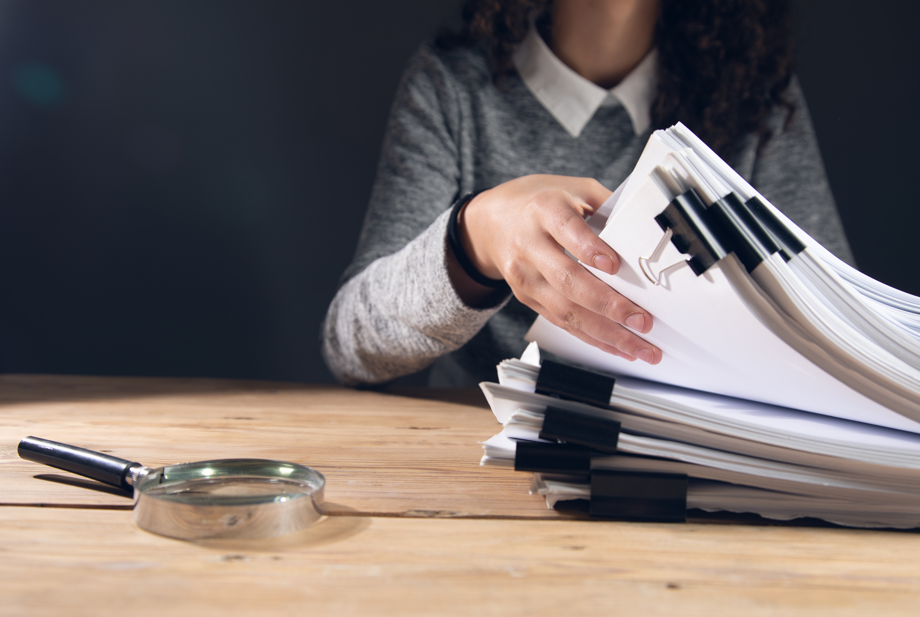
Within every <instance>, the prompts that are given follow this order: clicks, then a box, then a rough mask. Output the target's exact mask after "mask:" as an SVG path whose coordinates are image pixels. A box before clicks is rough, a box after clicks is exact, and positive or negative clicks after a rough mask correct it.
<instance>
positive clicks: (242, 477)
mask: <svg viewBox="0 0 920 617" xmlns="http://www.w3.org/2000/svg"><path fill="white" fill-rule="evenodd" d="M322 485H323V481H322V479H321V478H320V477H319V474H317V473H316V472H314V471H312V470H310V469H308V468H306V467H302V466H300V465H292V464H290V463H283V462H279V461H268V460H252V459H228V460H220V461H202V462H200V463H185V464H182V465H170V466H168V467H164V468H162V469H159V470H156V472H155V473H151V474H148V475H147V476H146V477H144V478H143V479H141V480H140V481H139V482H138V483H137V486H136V487H135V488H136V489H137V490H138V491H141V492H143V493H145V494H146V495H149V496H151V497H155V498H157V499H164V500H169V501H178V502H182V503H193V504H199V505H232V504H241V505H242V504H259V503H270V502H285V501H288V500H290V499H298V498H304V497H310V496H312V495H313V494H314V493H315V492H316V491H317V490H318V489H320V488H322Z"/></svg>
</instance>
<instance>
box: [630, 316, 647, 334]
mask: <svg viewBox="0 0 920 617" xmlns="http://www.w3.org/2000/svg"><path fill="white" fill-rule="evenodd" d="M626 325H627V326H629V327H630V328H632V329H633V330H635V331H636V332H643V331H644V328H645V315H643V314H642V313H633V314H632V315H630V316H629V317H627V318H626Z"/></svg>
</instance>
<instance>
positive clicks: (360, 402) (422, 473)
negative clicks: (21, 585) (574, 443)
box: [0, 375, 559, 518]
mask: <svg viewBox="0 0 920 617" xmlns="http://www.w3.org/2000/svg"><path fill="white" fill-rule="evenodd" d="M409 394H411V396H405V395H396V394H388V393H381V392H369V391H354V390H348V389H345V388H339V387H333V386H308V385H298V384H273V383H263V382H241V381H221V380H189V379H152V378H102V377H66V376H29V375H6V376H0V505H43V506H70V507H90V506H91V507H101V506H105V507H115V508H119V507H120V508H130V506H131V500H130V499H129V498H128V497H126V496H125V495H121V494H118V493H117V491H110V490H105V489H102V488H101V487H99V486H98V485H96V484H95V483H92V482H89V481H82V480H79V479H76V478H75V477H74V476H71V475H70V474H66V473H64V472H57V471H55V470H53V469H50V468H48V467H43V466H40V465H37V464H35V463H30V462H28V461H23V460H22V459H20V458H19V457H18V455H17V454H16V446H17V444H18V443H19V440H20V439H22V438H23V437H25V436H28V435H34V436H37V437H43V438H45V439H52V440H55V441H61V442H64V443H70V444H73V445H78V446H82V447H85V448H89V449H91V450H98V451H103V452H108V453H110V454H112V455H114V456H119V457H122V458H127V459H130V460H134V461H139V462H141V463H144V464H146V465H150V466H161V465H166V464H171V463H177V462H184V461H193V460H207V459H214V458H233V457H251V458H274V459H280V460H287V461H291V462H295V463H302V464H306V465H309V466H311V467H314V468H316V469H318V470H319V471H321V472H322V473H323V474H325V476H326V479H327V490H326V500H327V502H328V507H329V512H331V513H337V512H354V513H360V514H367V515H403V516H406V515H408V516H420V517H432V516H434V517H437V516H462V517H463V516H474V517H476V516H489V517H502V516H508V517H524V518H528V517H530V518H558V517H559V515H558V514H556V513H555V512H553V511H551V510H548V509H547V508H546V505H545V504H544V502H543V500H542V499H541V498H539V497H535V496H531V495H529V494H528V487H529V483H530V474H515V473H513V472H509V471H508V470H497V469H492V468H483V467H480V466H479V458H480V457H481V455H482V450H481V446H479V444H478V442H480V441H483V440H485V439H488V438H489V437H491V436H492V435H493V434H495V433H496V432H498V431H499V430H500V428H501V427H500V426H499V425H498V424H497V423H496V421H495V419H494V417H493V416H492V414H491V412H490V411H489V410H488V407H487V406H486V405H485V400H484V398H483V397H482V395H481V394H480V393H479V392H478V391H476V390H467V391H465V390H454V391H450V390H448V391H426V390H423V389H421V390H415V391H412V392H409ZM423 396H424V397H425V398H423ZM87 487H95V488H97V489H99V490H91V489H88V488H87Z"/></svg>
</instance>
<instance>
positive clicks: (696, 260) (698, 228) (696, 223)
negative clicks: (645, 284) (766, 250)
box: [639, 189, 728, 285]
mask: <svg viewBox="0 0 920 617" xmlns="http://www.w3.org/2000/svg"><path fill="white" fill-rule="evenodd" d="M655 222H656V223H658V226H659V227H661V229H662V231H664V232H665V233H664V236H663V237H662V238H661V241H660V242H659V243H658V246H657V247H655V250H654V251H653V252H652V254H651V255H650V256H649V257H640V258H639V269H640V270H642V273H643V274H644V275H645V276H646V278H647V279H648V280H649V281H651V282H652V284H654V285H661V282H662V280H663V275H664V274H665V273H667V272H669V271H671V270H673V269H675V268H677V267H679V266H682V265H684V264H685V263H686V264H687V265H689V266H690V269H691V270H693V272H694V274H696V275H697V276H699V275H701V274H702V273H704V272H705V271H706V270H708V269H709V267H710V266H712V264H714V263H716V262H717V261H719V260H720V259H722V258H723V257H725V256H726V255H727V254H728V251H727V250H726V249H725V247H723V246H722V243H721V242H720V241H719V239H718V238H717V237H716V235H715V234H714V233H713V232H712V231H711V230H710V227H709V223H708V221H707V216H706V205H705V204H704V203H703V201H702V200H701V199H700V196H699V195H698V194H697V192H696V191H695V190H693V189H690V190H689V191H687V192H686V193H683V194H682V195H678V196H677V197H675V198H674V201H672V202H671V203H670V204H668V207H667V208H665V209H664V211H663V212H662V213H661V214H659V215H658V216H656V217H655ZM668 241H670V242H671V243H672V244H674V247H675V248H677V250H678V251H680V252H681V253H683V254H685V255H690V257H689V258H688V259H686V260H683V261H679V262H677V263H676V264H672V265H670V266H668V267H666V268H664V269H662V270H661V271H659V272H658V274H655V272H654V271H653V270H652V267H651V265H650V264H651V263H652V262H657V261H658V260H659V259H660V258H661V253H662V252H663V251H664V249H665V247H666V246H667V245H668Z"/></svg>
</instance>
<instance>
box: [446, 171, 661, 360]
mask: <svg viewBox="0 0 920 617" xmlns="http://www.w3.org/2000/svg"><path fill="white" fill-rule="evenodd" d="M610 194H611V193H610V191H609V190H607V189H606V188H604V187H603V186H601V184H600V183H598V182H597V181H596V180H592V179H587V178H569V177H563V176H525V177H522V178H518V179H516V180H512V181H510V182H506V183H504V184H502V185H499V186H497V187H495V188H494V189H491V190H488V191H485V192H483V193H480V194H479V195H477V196H476V197H475V198H474V199H472V200H471V201H470V202H469V203H468V204H466V206H465V207H464V208H463V210H461V212H460V217H459V219H458V224H459V231H460V240H461V242H462V244H463V248H464V250H465V251H466V253H467V256H468V257H469V258H470V260H471V261H472V263H473V265H474V266H475V267H476V268H477V269H478V270H479V272H481V273H482V274H484V275H485V276H487V277H489V278H492V279H505V281H506V282H507V283H508V285H510V286H511V290H512V291H513V292H514V295H515V296H517V298H518V300H520V301H521V302H523V303H524V304H526V305H527V306H529V307H530V308H532V309H533V310H535V311H537V312H538V313H540V314H541V315H543V316H544V317H546V318H547V319H548V320H549V321H551V322H552V323H554V324H555V325H557V326H559V327H560V328H563V329H565V330H566V331H567V332H569V333H571V334H573V335H574V336H577V337H578V338H579V339H581V340H583V341H585V342H586V343H589V344H591V345H594V346H595V347H598V348H600V349H602V350H604V351H606V352H608V353H612V354H614V355H617V356H620V357H622V358H626V359H627V360H635V359H637V358H638V359H640V360H643V361H645V362H648V363H650V364H657V363H659V362H660V361H661V350H659V349H658V348H657V347H655V346H654V345H651V344H650V343H648V342H646V341H645V340H643V339H642V338H641V337H639V336H637V335H636V334H634V333H633V332H631V331H630V330H629V329H627V328H624V327H623V326H624V325H626V326H628V327H629V328H631V329H632V330H635V331H636V332H640V333H643V334H644V333H646V332H648V331H649V330H651V329H652V316H651V315H650V314H649V313H648V312H646V311H645V310H643V309H642V308H640V307H638V306H636V305H635V304H633V303H632V302H630V301H629V300H627V299H626V298H624V297H623V296H621V295H620V294H619V293H617V292H616V291H614V290H613V289H611V288H610V287H608V286H607V285H606V284H605V283H604V282H602V281H600V280H599V279H597V278H596V277H595V276H593V275H592V274H591V273H590V272H588V271H586V270H585V269H584V268H582V267H581V265H579V264H577V263H576V262H574V261H573V260H572V259H571V258H569V257H568V256H567V255H566V254H565V251H566V250H567V251H568V252H569V253H571V254H572V255H574V256H575V257H576V258H578V259H579V260H580V261H582V262H584V263H586V264H590V265H592V266H594V267H595V268H597V269H598V270H602V271H604V272H607V273H609V274H616V272H617V270H618V269H619V267H620V260H619V256H618V255H617V254H616V252H614V251H613V249H611V248H610V247H609V246H607V244H606V243H605V242H604V241H603V240H601V239H600V238H598V237H597V236H596V235H594V233H593V232H592V231H591V229H590V228H589V227H588V224H587V223H585V218H586V217H587V216H588V215H590V214H592V213H593V212H594V211H595V210H597V209H598V208H599V207H600V206H601V204H603V203H604V201H606V199H607V198H608V197H609V196H610ZM450 274H451V278H452V280H453V281H454V286H455V287H456V288H457V291H458V293H459V294H460V296H461V297H462V298H463V299H464V300H465V301H467V302H469V303H470V304H473V305H474V304H475V303H477V302H478V301H480V300H482V299H484V298H485V297H486V295H488V294H489V293H491V292H493V291H494V290H492V289H489V288H487V287H482V286H480V285H479V284H478V283H475V282H474V281H473V280H472V279H470V278H469V276H467V275H466V274H465V273H464V272H463V271H462V269H460V268H459V267H458V266H457V265H456V264H453V265H452V267H451V268H450Z"/></svg>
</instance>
